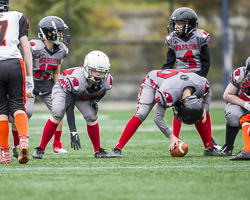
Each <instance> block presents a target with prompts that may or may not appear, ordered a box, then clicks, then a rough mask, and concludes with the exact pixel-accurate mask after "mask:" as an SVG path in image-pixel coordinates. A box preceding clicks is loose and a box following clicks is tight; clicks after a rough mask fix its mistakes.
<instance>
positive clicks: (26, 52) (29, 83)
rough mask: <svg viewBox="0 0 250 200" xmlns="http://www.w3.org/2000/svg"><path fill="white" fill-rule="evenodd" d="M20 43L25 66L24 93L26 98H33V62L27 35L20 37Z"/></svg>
mask: <svg viewBox="0 0 250 200" xmlns="http://www.w3.org/2000/svg"><path fill="white" fill-rule="evenodd" d="M20 45H21V48H22V50H23V58H24V62H25V66H26V93H27V97H28V98H35V97H34V95H33V89H34V82H33V62H32V53H31V50H30V45H29V41H28V37H27V36H26V35H24V36H22V37H21V38H20Z"/></svg>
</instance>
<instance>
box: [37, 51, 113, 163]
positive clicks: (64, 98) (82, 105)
mask: <svg viewBox="0 0 250 200" xmlns="http://www.w3.org/2000/svg"><path fill="white" fill-rule="evenodd" d="M109 70H110V63H109V58H108V57H107V55H106V54H104V53H103V52H101V51H91V52H90V53H88V54H87V55H86V57H85V59H84V66H83V67H75V68H70V69H67V70H64V71H63V73H62V75H61V76H60V77H59V79H58V82H57V83H56V84H55V86H54V87H53V90H52V105H53V106H52V116H51V117H50V119H49V120H48V121H47V123H46V124H45V127H44V130H43V136H42V140H41V143H40V145H39V147H37V148H36V150H35V152H34V154H33V158H36V159H41V158H42V156H43V154H44V151H45V148H46V146H47V144H48V142H49V141H50V139H51V138H52V136H53V134H54V132H55V130H56V128H57V126H58V124H59V123H60V121H61V120H62V119H63V116H64V113H65V112H66V114H67V120H68V124H69V129H70V135H71V147H72V148H73V147H74V149H77V150H79V148H81V144H80V139H79V136H78V134H77V130H76V125H75V116H74V107H75V106H76V107H77V108H78V110H79V111H80V112H81V113H82V115H83V117H84V119H85V120H86V123H87V132H88V135H89V138H90V140H91V142H92V144H93V147H94V152H95V157H96V158H109V157H110V156H109V154H108V153H107V152H106V151H105V150H104V149H103V148H101V146H100V132H99V124H98V122H97V118H98V115H97V111H98V103H97V102H98V101H100V100H101V99H102V98H103V97H104V96H105V94H106V92H107V90H110V89H111V88H112V82H113V81H112V76H111V75H110V74H109Z"/></svg>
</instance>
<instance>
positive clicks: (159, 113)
mask: <svg viewBox="0 0 250 200" xmlns="http://www.w3.org/2000/svg"><path fill="white" fill-rule="evenodd" d="M165 111H166V108H165V107H163V106H161V105H160V104H158V103H157V104H156V107H155V114H154V122H155V123H156V125H157V126H158V128H159V129H160V131H161V132H162V133H163V134H164V135H165V136H166V137H167V138H169V139H170V146H169V150H172V149H174V145H175V144H178V141H180V140H179V139H178V138H177V137H175V136H174V134H173V133H172V132H171V131H170V130H169V128H168V126H167V124H166V122H165V121H164V114H165Z"/></svg>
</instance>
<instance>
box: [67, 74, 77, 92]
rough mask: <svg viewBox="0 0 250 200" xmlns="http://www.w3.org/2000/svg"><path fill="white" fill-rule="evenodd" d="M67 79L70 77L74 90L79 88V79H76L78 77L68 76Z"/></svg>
mask: <svg viewBox="0 0 250 200" xmlns="http://www.w3.org/2000/svg"><path fill="white" fill-rule="evenodd" d="M69 79H70V80H71V82H72V83H73V88H74V91H77V90H78V88H79V81H78V79H77V78H75V77H69Z"/></svg>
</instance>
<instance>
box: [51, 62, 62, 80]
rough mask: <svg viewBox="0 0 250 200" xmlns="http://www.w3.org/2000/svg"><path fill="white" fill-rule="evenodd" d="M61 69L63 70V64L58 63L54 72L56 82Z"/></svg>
mask: <svg viewBox="0 0 250 200" xmlns="http://www.w3.org/2000/svg"><path fill="white" fill-rule="evenodd" d="M60 70H61V64H60V65H58V67H57V69H56V70H55V71H54V72H53V79H54V81H55V83H56V82H57V81H58V78H59V76H60Z"/></svg>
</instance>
